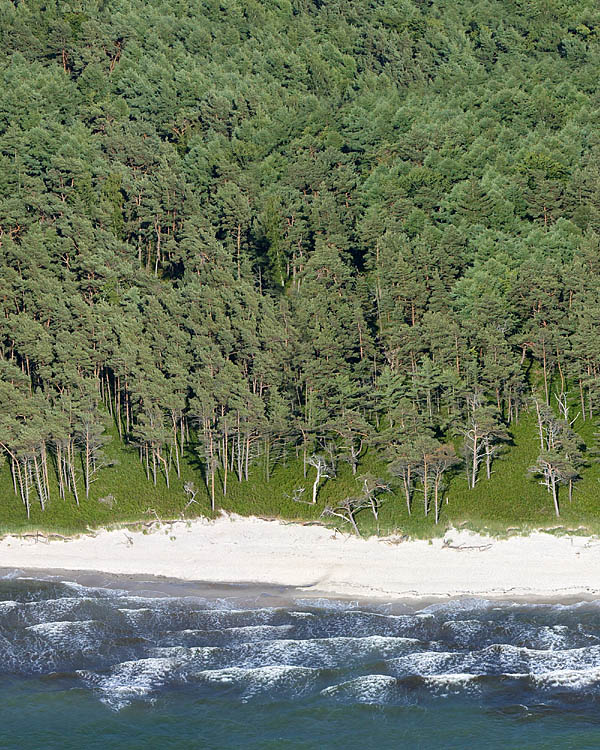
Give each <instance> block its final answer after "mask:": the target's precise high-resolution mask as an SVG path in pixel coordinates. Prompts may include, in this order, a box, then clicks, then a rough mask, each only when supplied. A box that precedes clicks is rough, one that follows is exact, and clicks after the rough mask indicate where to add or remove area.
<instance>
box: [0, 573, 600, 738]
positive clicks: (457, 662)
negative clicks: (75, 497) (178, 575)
mask: <svg viewBox="0 0 600 750" xmlns="http://www.w3.org/2000/svg"><path fill="white" fill-rule="evenodd" d="M103 583H104V585H103V586H98V585H86V586H84V585H81V584H80V583H74V582H61V581H60V580H58V579H55V580H35V579H31V578H29V579H23V578H20V577H18V576H17V575H12V576H11V577H8V578H4V579H2V580H0V748H2V749H4V748H6V749H8V748H11V749H12V748H15V749H16V748H19V749H23V750H26V749H28V748H36V750H37V749H38V748H121V749H122V748H127V749H129V748H182V749H183V748H252V749H254V748H465V747H469V746H471V745H474V746H477V747H486V748H598V747H600V714H599V712H598V708H599V707H600V602H581V603H574V604H568V605H567V604H533V603H529V604H527V603H522V602H521V603H516V602H502V603H498V602H486V601H482V600H477V599H470V600H459V601H449V602H446V603H443V604H433V605H429V606H427V607H418V606H416V605H414V604H411V603H408V602H406V603H403V602H395V603H393V604H389V605H378V606H375V605H365V604H360V603H356V602H339V601H332V600H314V599H304V598H300V597H297V596H296V597H295V596H294V595H293V594H291V595H288V594H282V593H279V594H278V595H274V594H273V592H262V593H261V592H257V591H250V590H246V589H239V590H237V589H235V588H233V589H231V590H229V591H226V592H223V591H221V592H218V594H217V593H215V592H212V591H210V590H203V591H202V593H201V595H199V594H198V593H195V592H194V590H193V587H190V586H188V587H187V588H186V587H183V588H181V587H179V588H178V587H176V586H173V587H171V588H168V587H167V588H166V589H165V588H163V589H161V590H157V589H156V587H155V588H152V586H151V585H150V584H140V583H139V582H138V583H136V585H135V586H134V587H131V586H129V587H122V584H121V583H115V582H112V583H111V584H110V585H106V583H105V582H103ZM150 589H152V590H150Z"/></svg>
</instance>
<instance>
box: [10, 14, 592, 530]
mask: <svg viewBox="0 0 600 750" xmlns="http://www.w3.org/2000/svg"><path fill="white" fill-rule="evenodd" d="M0 21H1V22H0V35H1V39H2V43H1V45H0V57H1V58H2V66H1V69H0V75H1V76H2V87H1V90H0V186H1V188H0V306H1V310H2V315H1V317H0V455H1V458H0V462H1V465H0V528H8V527H15V526H16V525H19V524H21V525H24V526H26V525H27V524H33V525H37V526H44V525H45V526H49V525H52V524H53V523H55V524H59V525H60V524H61V523H62V524H63V525H65V524H67V525H68V524H71V525H75V526H76V525H78V524H79V525H81V524H88V523H90V522H92V523H93V522H105V521H107V520H110V519H112V518H129V519H133V518H136V517H137V518H141V517H143V514H144V513H150V514H154V515H159V514H169V513H170V514H180V513H181V514H183V515H186V517H189V516H191V515H197V514H200V513H203V514H206V513H210V512H212V511H217V510H218V509H219V508H221V507H223V508H228V509H237V510H240V511H242V512H248V513H250V512H254V513H259V512H263V513H271V514H273V515H282V516H286V517H301V518H318V517H321V516H325V517H327V516H329V517H331V518H332V519H333V520H334V522H335V523H339V524H342V525H343V526H344V528H347V529H348V530H355V531H357V532H358V531H359V530H360V528H361V527H360V526H359V523H362V524H363V525H364V524H366V526H365V528H367V527H368V525H369V524H373V523H376V524H377V527H378V528H379V524H380V522H382V523H383V522H384V521H385V519H386V518H387V521H386V522H385V523H383V526H384V527H385V526H386V523H387V525H388V526H389V525H390V524H392V525H393V526H394V527H397V528H406V529H410V528H413V526H411V524H420V525H421V526H419V527H418V528H421V527H424V526H425V525H426V526H427V527H430V526H431V527H434V526H436V525H438V524H439V525H442V524H444V523H446V522H448V521H449V520H454V521H455V522H456V521H461V522H465V523H467V522H469V521H470V520H473V519H480V520H483V521H486V519H487V520H493V519H494V518H496V519H497V520H498V521H499V522H500V523H501V524H503V525H504V527H507V526H510V524H511V523H515V524H517V525H518V524H519V523H524V522H531V523H534V524H537V525H540V524H541V525H543V524H546V525H547V524H552V523H553V522H556V518H557V516H559V515H560V516H561V519H562V518H563V517H567V518H568V520H569V523H571V524H577V523H578V522H584V523H588V524H589V523H593V520H594V518H596V517H598V518H599V519H600V485H599V484H598V481H599V478H600V469H599V467H598V457H599V456H600V449H599V448H598V445H597V439H596V430H597V420H598V418H599V414H600V338H599V337H598V335H597V331H598V326H599V325H600V131H599V129H598V123H599V122H600V96H599V93H598V80H599V76H600V8H599V7H598V4H597V2H595V0H579V1H575V2H566V1H563V0H504V1H503V2H500V1H499V0H480V1H477V0H452V1H450V0H438V1H437V2H435V3H434V2H430V1H429V0H393V2H392V1H391V0H389V1H388V0H261V2H258V1H256V0H143V1H142V0H85V2H77V1H75V0H72V1H68V0H60V1H59V0H50V1H47V2H45V1H43V0H12V1H10V0H0ZM260 498H267V499H266V500H264V502H263V500H261V499H260ZM386 514H387V515H386ZM453 514H454V515H453ZM78 519H79V520H78ZM417 519H418V520H417ZM553 519H554V521H553ZM414 528H417V526H414Z"/></svg>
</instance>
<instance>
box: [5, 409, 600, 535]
mask: <svg viewBox="0 0 600 750" xmlns="http://www.w3.org/2000/svg"><path fill="white" fill-rule="evenodd" d="M575 429H576V430H577V431H578V432H579V434H580V435H581V436H582V437H583V439H584V440H585V442H586V443H587V444H588V445H590V444H591V442H592V438H593V432H594V430H595V427H594V424H593V423H592V422H589V421H587V422H585V423H584V422H582V421H581V419H578V422H577V423H576V424H575ZM511 431H512V437H513V445H511V446H510V447H509V449H508V451H507V452H506V453H505V455H504V456H503V457H502V458H501V459H499V460H496V461H495V463H494V465H493V474H492V478H491V479H490V480H487V479H485V477H483V478H481V479H480V480H479V482H478V483H477V486H476V488H475V489H469V488H468V486H467V482H466V479H465V477H464V473H459V474H457V475H456V476H455V477H454V478H453V479H452V481H451V483H450V486H449V488H448V491H447V492H446V493H444V498H445V497H446V496H447V498H448V503H447V504H446V503H445V502H444V504H443V506H442V515H441V519H440V524H439V525H438V526H435V524H434V521H433V514H432V513H430V515H429V517H427V518H425V516H424V513H423V507H422V501H421V497H422V495H421V493H419V492H417V493H416V495H415V500H414V505H413V513H412V515H411V516H410V517H409V516H408V514H407V511H406V506H405V503H404V498H403V496H402V495H401V493H400V492H399V491H397V492H395V493H390V494H389V495H387V496H385V498H384V503H383V506H382V509H381V511H380V514H379V522H378V523H376V522H375V519H374V518H373V517H372V515H371V514H370V513H369V512H367V511H364V512H363V513H362V514H361V515H360V516H359V521H360V527H361V531H362V533H363V534H371V533H380V534H389V533H400V534H405V535H408V536H411V537H420V538H427V537H432V536H438V535H441V534H443V533H444V532H445V530H446V529H447V528H448V527H449V526H454V527H458V526H461V527H467V528H471V529H474V530H477V531H483V532H487V533H490V534H496V535H498V534H507V533H523V532H526V531H528V530H531V529H538V528H548V529H554V531H555V532H556V533H561V531H566V530H577V529H579V530H580V531H581V532H583V531H585V532H587V533H600V466H599V465H597V464H592V465H590V466H589V467H588V468H586V469H585V470H584V476H583V479H582V480H581V481H580V482H578V483H577V485H576V489H575V492H574V497H573V503H572V505H569V503H568V498H567V491H566V489H563V490H562V493H561V518H560V519H556V517H555V515H554V510H553V505H552V500H551V497H550V495H549V494H548V493H547V492H546V490H545V488H543V487H542V486H540V484H539V482H538V481H537V480H536V479H535V478H533V477H532V476H531V475H529V474H528V472H527V469H528V467H529V466H531V465H532V464H533V463H535V460H536V457H537V454H538V442H537V433H536V424H535V419H534V416H533V415H532V414H526V415H525V416H524V418H523V419H522V421H521V422H520V423H519V424H518V425H514V426H512V428H511ZM107 453H109V455H110V457H111V458H113V459H115V460H116V462H117V463H116V464H115V465H114V466H111V467H108V468H105V469H103V470H102V472H100V476H99V479H98V481H97V482H95V483H94V484H93V485H92V488H91V492H90V497H89V498H87V499H86V498H85V496H84V495H83V496H82V497H81V504H80V507H77V505H76V504H75V501H74V499H73V498H72V497H68V499H67V500H61V499H60V498H59V496H58V488H57V486H56V483H54V485H53V487H52V499H51V502H50V503H49V504H48V506H47V508H46V510H45V511H42V510H41V508H40V507H39V505H38V504H37V503H35V502H33V503H32V512H31V519H30V520H29V521H28V520H27V518H26V514H25V509H24V507H23V505H22V504H21V502H20V500H19V499H18V498H17V497H16V496H15V494H14V492H13V488H12V482H11V478H10V472H9V469H8V465H7V464H5V465H4V466H3V467H2V469H1V470H0V534H1V533H9V532H11V533H24V532H30V531H33V530H36V529H39V530H44V531H51V532H56V533H61V534H73V533H78V532H83V531H86V530H87V529H89V528H97V527H102V526H108V525H111V524H119V523H131V522H140V521H149V520H152V519H155V518H156V517H158V518H161V519H174V518H180V517H181V516H182V513H183V515H184V517H185V518H193V517H194V516H199V515H205V516H210V515H211V513H210V499H209V495H208V492H207V491H206V488H205V484H204V479H203V477H202V473H201V471H200V468H199V466H198V462H197V460H196V458H195V456H193V455H189V456H187V457H186V458H185V459H184V461H183V462H182V476H181V479H178V478H177V476H176V474H175V471H172V472H171V488H170V489H167V487H166V484H165V481H164V478H163V477H162V475H160V476H159V480H158V483H157V486H156V487H155V486H154V485H153V484H152V482H151V481H150V482H149V481H147V479H146V475H145V471H144V468H143V466H142V465H141V463H140V461H139V458H138V453H137V450H135V449H133V448H130V447H127V446H124V445H123V444H122V443H120V442H119V441H118V439H117V437H116V435H113V439H112V441H111V443H110V444H109V446H108V449H107ZM361 472H370V473H373V474H376V475H378V476H381V477H386V476H387V474H386V468H385V464H383V463H381V462H379V461H378V460H377V459H376V457H375V456H373V455H372V454H367V455H366V456H364V457H363V459H362V461H361V466H360V468H359V472H358V473H359V474H360V473H361ZM313 477H314V469H312V468H310V467H309V469H308V476H307V478H306V479H304V477H303V472H302V462H301V460H297V459H296V458H295V457H292V458H290V460H289V461H288V462H287V465H279V466H277V467H276V468H275V469H274V471H273V472H272V475H271V479H270V481H269V482H266V481H265V478H264V468H263V467H262V466H260V465H257V466H254V467H253V468H252V470H251V475H250V481H249V482H238V481H237V479H236V478H235V475H234V474H231V473H230V475H229V481H228V484H229V486H228V493H227V496H226V497H223V495H222V493H221V492H220V491H219V492H218V493H217V498H216V500H217V508H218V509H220V508H223V509H224V510H226V511H232V512H235V513H240V514H242V515H257V516H265V517H277V518H283V519H289V520H296V521H304V522H306V521H311V520H312V521H315V520H318V519H319V516H320V514H321V512H322V510H323V508H324V507H325V505H327V504H332V503H334V502H335V501H336V500H339V499H341V498H344V497H346V496H348V495H355V494H357V490H358V485H357V483H356V481H355V479H354V477H353V476H352V472H351V470H350V467H349V466H348V465H346V464H340V466H339V468H338V475H337V477H336V478H335V479H334V480H326V481H325V482H324V483H323V484H322V485H321V488H320V490H319V496H318V502H317V506H312V505H309V504H306V503H297V502H294V501H293V500H292V499H291V495H292V493H293V490H294V489H295V488H298V487H302V486H304V487H306V491H305V493H304V494H305V496H310V492H311V487H312V481H313ZM186 481H193V482H194V483H195V485H196V487H199V488H200V492H199V493H198V496H197V500H198V504H194V505H192V506H190V507H189V508H188V509H187V510H186V511H185V512H184V508H185V505H186V502H187V498H186V495H185V492H184V490H183V484H184V482H186ZM217 484H218V486H219V487H220V482H218V483H217ZM82 494H83V493H82ZM109 494H112V495H113V496H114V498H115V503H114V505H113V507H112V508H110V507H108V506H107V505H105V504H103V503H101V502H99V498H102V497H106V496H107V495H109ZM334 525H335V526H337V527H338V528H346V527H344V525H343V523H342V522H341V521H339V520H337V519H335V522H334Z"/></svg>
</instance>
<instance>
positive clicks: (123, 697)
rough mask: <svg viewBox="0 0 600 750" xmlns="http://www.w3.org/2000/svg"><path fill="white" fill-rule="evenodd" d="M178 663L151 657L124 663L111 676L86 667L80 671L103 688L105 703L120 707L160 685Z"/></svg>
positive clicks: (91, 683) (97, 687) (98, 687)
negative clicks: (87, 669)
mask: <svg viewBox="0 0 600 750" xmlns="http://www.w3.org/2000/svg"><path fill="white" fill-rule="evenodd" d="M175 666H176V664H174V662H173V660H172V659H161V658H149V659H137V660H135V661H124V662H121V663H120V664H117V665H116V666H115V667H113V668H112V670H111V672H110V674H108V675H98V674H96V673H94V672H89V671H85V670H78V672H77V674H79V676H80V677H81V678H82V679H83V680H84V682H86V683H87V684H88V685H90V686H91V687H94V688H96V689H97V690H99V691H100V693H101V698H100V700H101V701H102V702H103V703H106V704H107V705H108V706H110V707H111V708H114V709H115V710H119V709H121V708H124V707H125V706H127V705H129V703H131V701H132V700H134V699H136V698H143V697H145V696H148V695H149V694H150V693H151V692H153V691H154V690H156V689H157V688H159V687H161V686H162V685H163V684H164V683H165V679H166V676H167V675H168V674H169V673H171V672H172V671H173V669H174V667H175Z"/></svg>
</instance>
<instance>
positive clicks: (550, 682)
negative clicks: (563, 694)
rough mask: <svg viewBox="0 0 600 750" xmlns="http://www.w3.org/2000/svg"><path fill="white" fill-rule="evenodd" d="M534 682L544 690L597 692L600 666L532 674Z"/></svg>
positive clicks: (599, 682)
mask: <svg viewBox="0 0 600 750" xmlns="http://www.w3.org/2000/svg"><path fill="white" fill-rule="evenodd" d="M532 680H533V682H534V684H535V685H536V686H537V687H539V688H541V689H545V690H557V689H563V690H569V691H578V692H590V689H591V690H592V692H594V693H595V692H597V688H598V687H599V686H600V667H593V668H591V669H582V670H581V669H580V670H575V669H559V670H555V671H552V672H546V673H544V674H535V675H532Z"/></svg>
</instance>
